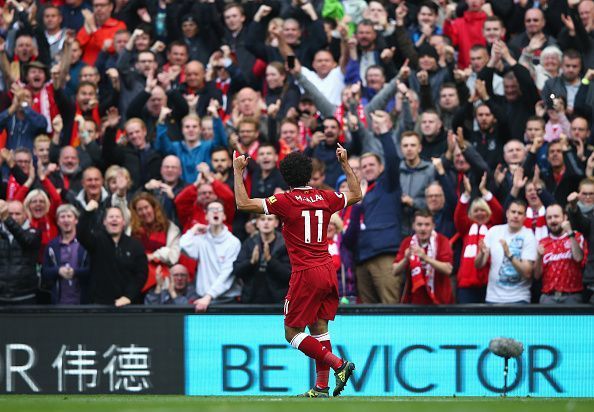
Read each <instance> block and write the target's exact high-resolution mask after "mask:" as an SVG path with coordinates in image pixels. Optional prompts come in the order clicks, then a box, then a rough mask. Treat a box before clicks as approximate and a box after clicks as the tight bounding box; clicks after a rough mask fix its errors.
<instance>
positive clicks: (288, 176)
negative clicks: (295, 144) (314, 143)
mask: <svg viewBox="0 0 594 412" xmlns="http://www.w3.org/2000/svg"><path fill="white" fill-rule="evenodd" d="M311 171H312V165H311V159H310V158H309V157H307V156H305V155H304V154H303V153H300V152H293V153H290V154H288V155H287V156H286V157H285V158H284V159H283V160H282V161H281V162H280V172H281V175H282V176H283V179H285V182H286V183H287V185H289V187H292V188H293V187H301V186H306V185H307V184H308V183H309V179H311Z"/></svg>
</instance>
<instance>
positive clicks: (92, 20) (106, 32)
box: [76, 0, 126, 66]
mask: <svg viewBox="0 0 594 412" xmlns="http://www.w3.org/2000/svg"><path fill="white" fill-rule="evenodd" d="M112 11H113V1H112V0H93V13H91V12H90V11H88V10H86V9H83V10H82V14H83V16H84V19H85V23H84V25H83V27H81V29H80V30H79V32H78V34H77V35H76V40H78V42H79V43H80V45H81V47H82V48H83V50H84V54H83V57H82V60H83V61H84V62H85V63H86V64H88V65H89V66H93V65H94V64H95V60H97V56H99V53H100V52H101V50H103V48H104V47H106V48H107V50H108V51H109V52H110V53H114V52H115V49H114V46H113V38H114V36H115V34H116V32H118V31H119V30H126V25H125V24H124V23H123V22H121V21H119V20H116V19H114V18H112V17H111V12H112Z"/></svg>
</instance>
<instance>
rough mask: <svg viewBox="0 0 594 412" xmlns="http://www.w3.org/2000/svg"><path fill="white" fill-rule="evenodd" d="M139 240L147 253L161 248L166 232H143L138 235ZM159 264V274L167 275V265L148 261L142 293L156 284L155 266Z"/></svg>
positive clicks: (165, 241) (164, 241) (165, 240)
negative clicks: (146, 275)
mask: <svg viewBox="0 0 594 412" xmlns="http://www.w3.org/2000/svg"><path fill="white" fill-rule="evenodd" d="M139 240H140V242H141V243H142V245H143V246H144V251H145V252H147V253H153V252H154V251H155V250H157V249H159V248H162V247H163V246H166V245H167V233H166V232H153V233H150V234H147V233H146V232H143V233H142V234H141V235H140V237H139ZM159 266H161V274H162V276H163V277H167V276H169V269H168V267H167V265H161V263H160V262H155V261H150V262H149V264H148V277H147V278H146V282H145V284H144V286H143V287H142V293H145V292H147V291H148V290H149V289H151V288H152V287H154V286H155V285H156V284H157V276H156V273H157V267H159Z"/></svg>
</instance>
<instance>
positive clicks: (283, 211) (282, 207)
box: [262, 193, 290, 217]
mask: <svg viewBox="0 0 594 412" xmlns="http://www.w3.org/2000/svg"><path fill="white" fill-rule="evenodd" d="M262 208H263V209H264V213H265V214H267V215H277V216H280V217H286V216H287V215H288V214H289V211H290V204H289V201H288V200H287V197H286V195H285V194H284V193H279V194H276V195H272V196H270V197H267V198H265V199H262Z"/></svg>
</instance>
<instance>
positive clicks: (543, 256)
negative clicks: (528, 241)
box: [534, 204, 588, 305]
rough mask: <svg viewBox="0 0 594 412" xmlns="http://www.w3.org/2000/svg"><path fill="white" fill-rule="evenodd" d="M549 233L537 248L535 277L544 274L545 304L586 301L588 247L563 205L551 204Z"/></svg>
mask: <svg viewBox="0 0 594 412" xmlns="http://www.w3.org/2000/svg"><path fill="white" fill-rule="evenodd" d="M546 220H547V227H548V228H549V236H547V237H545V238H544V239H541V240H540V242H539V244H538V247H537V249H536V250H537V257H536V265H535V268H534V278H535V279H540V278H541V277H542V295H541V296H540V303H542V304H560V305H575V304H580V303H582V302H583V300H582V291H583V290H584V285H583V282H582V269H583V268H584V265H585V263H586V259H584V258H585V256H586V255H587V254H588V246H587V245H586V243H585V241H584V237H583V236H582V235H581V234H580V233H578V232H575V231H574V230H573V229H572V228H571V224H570V223H569V221H567V216H566V215H565V213H563V208H562V207H561V206H560V205H558V204H555V205H551V206H549V207H547V211H546Z"/></svg>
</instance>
